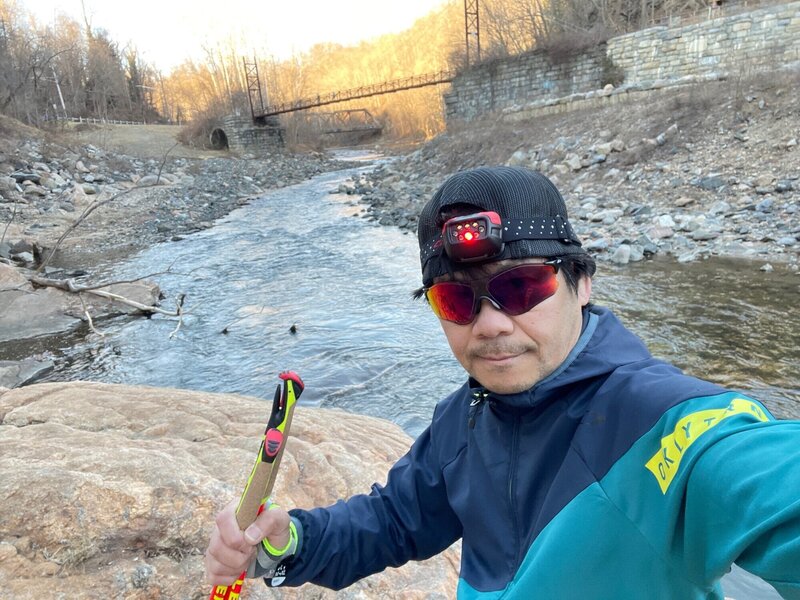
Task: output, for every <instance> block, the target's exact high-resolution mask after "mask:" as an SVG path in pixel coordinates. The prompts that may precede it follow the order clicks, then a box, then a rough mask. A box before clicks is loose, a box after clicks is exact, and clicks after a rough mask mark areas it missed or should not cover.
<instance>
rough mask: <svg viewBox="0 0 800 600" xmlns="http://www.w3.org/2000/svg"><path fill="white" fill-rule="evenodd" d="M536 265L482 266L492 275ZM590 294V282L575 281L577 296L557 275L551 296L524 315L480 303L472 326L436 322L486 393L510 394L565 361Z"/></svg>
mask: <svg viewBox="0 0 800 600" xmlns="http://www.w3.org/2000/svg"><path fill="white" fill-rule="evenodd" d="M537 262H539V263H541V262H544V260H543V259H526V260H513V261H499V262H496V263H491V264H489V265H488V266H486V271H487V274H494V273H498V272H500V271H503V270H505V269H508V268H509V267H511V266H516V265H518V264H523V263H537ZM446 279H447V278H441V279H437V280H436V281H437V282H439V281H443V280H446ZM454 279H455V280H457V281H463V280H466V279H467V277H466V276H465V274H464V273H456V274H455V276H454ZM591 292H592V280H591V279H590V278H589V277H582V278H581V279H580V281H579V282H578V293H577V294H576V293H575V292H574V291H573V290H572V288H570V287H569V284H567V282H566V280H565V279H564V275H563V274H562V273H561V271H560V270H559V272H558V289H557V290H556V293H555V294H554V295H553V296H550V297H549V298H547V299H546V300H544V301H543V302H541V303H539V304H537V305H536V306H534V307H533V308H532V309H531V310H529V311H528V312H526V313H523V314H521V315H518V316H509V315H507V314H505V313H503V312H502V311H500V310H498V309H496V308H495V307H494V306H493V305H492V303H491V302H489V301H488V300H485V299H484V300H482V301H481V308H480V312H478V315H477V316H476V317H475V320H474V321H473V322H472V323H469V324H468V325H458V324H456V323H452V322H450V321H444V320H441V319H440V322H441V325H442V329H443V330H444V334H445V336H446V337H447V341H448V343H449V344H450V349H451V350H452V351H453V354H454V355H455V357H456V358H457V359H458V362H460V363H461V366H463V367H464V369H466V371H467V372H468V373H469V374H470V375H471V376H472V377H474V378H475V379H477V380H478V381H479V382H480V383H481V385H482V386H483V387H485V388H486V389H488V390H490V391H492V392H495V393H498V394H512V393H516V392H521V391H524V390H527V389H528V388H530V387H532V386H533V385H534V384H536V383H537V382H539V381H541V380H542V379H544V378H545V377H547V376H548V375H549V374H550V373H552V372H553V371H555V369H556V368H557V367H558V366H559V365H560V364H561V363H562V362H563V361H564V359H565V358H566V357H567V355H568V354H569V352H570V350H572V347H573V346H574V345H575V343H576V342H577V341H578V337H579V336H580V331H581V324H582V316H581V307H583V306H585V305H586V304H587V303H588V302H589V298H590V296H591Z"/></svg>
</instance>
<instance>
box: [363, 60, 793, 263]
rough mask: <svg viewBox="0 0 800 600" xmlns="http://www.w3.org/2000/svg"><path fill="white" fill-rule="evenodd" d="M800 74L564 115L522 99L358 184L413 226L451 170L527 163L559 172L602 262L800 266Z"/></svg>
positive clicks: (578, 222) (374, 212)
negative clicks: (527, 108)
mask: <svg viewBox="0 0 800 600" xmlns="http://www.w3.org/2000/svg"><path fill="white" fill-rule="evenodd" d="M798 82H800V71H797V72H793V73H790V74H785V73H784V74H783V75H781V77H775V78H771V79H767V78H762V79H759V80H751V81H749V82H742V81H736V82H717V83H707V84H704V85H703V86H699V87H694V88H689V89H683V88H680V89H675V90H667V91H659V92H657V93H654V94H653V95H652V96H650V97H648V98H647V99H645V100H644V101H641V102H638V103H636V104H626V105H606V104H602V103H601V102H600V103H598V106H597V107H596V108H594V109H583V110H579V111H574V112H568V113H564V114H558V115H547V116H537V115H535V114H534V115H528V116H527V117H526V116H525V113H524V111H522V110H520V111H518V112H509V113H506V114H504V115H503V116H501V117H499V118H498V117H495V118H493V119H491V120H488V119H487V120H485V121H483V122H474V123H470V124H468V125H463V126H462V127H460V128H453V129H452V130H451V131H448V132H447V133H446V134H444V135H441V136H439V137H437V138H436V139H434V140H433V141H432V142H430V143H428V144H425V145H424V146H422V147H421V148H419V149H417V150H416V151H414V152H412V153H410V154H408V155H406V156H403V157H401V158H400V159H399V160H396V161H394V162H393V163H391V164H389V165H386V166H383V167H381V168H379V169H377V170H376V171H375V172H374V173H373V174H371V175H370V176H368V177H364V178H362V180H360V181H358V182H354V185H353V191H354V193H359V194H363V196H364V201H365V202H366V203H367V204H368V205H369V208H368V212H367V215H366V216H367V217H368V218H373V219H376V220H378V221H379V222H380V223H382V224H386V225H389V224H391V225H397V226H399V227H401V228H405V229H408V230H412V231H413V230H415V229H416V220H417V215H418V214H419V211H420V209H421V207H422V205H423V204H424V202H425V201H426V200H427V199H428V198H430V196H431V194H432V193H433V192H434V191H435V189H436V188H437V187H438V186H439V184H440V183H441V182H442V180H443V179H444V178H445V177H446V176H447V175H448V174H450V173H453V172H455V171H457V170H459V169H463V168H468V167H475V166H479V165H483V164H486V165H492V164H506V165H523V166H527V167H531V168H534V169H537V170H540V171H542V172H543V173H545V174H546V175H547V176H548V177H550V178H551V179H552V180H553V181H554V182H555V183H556V185H557V186H558V187H559V189H560V190H561V191H562V193H563V195H564V196H565V199H566V201H567V206H568V208H569V211H570V215H571V220H572V222H573V226H574V227H575V228H576V230H577V232H578V234H579V235H580V236H581V237H582V238H583V239H584V240H585V246H586V248H588V249H589V250H590V251H591V252H592V253H593V254H595V255H596V257H597V258H598V260H600V261H610V262H613V263H617V264H625V263H628V262H633V261H641V260H645V259H646V258H648V257H649V256H653V255H667V256H670V257H672V258H674V259H675V260H677V261H678V262H688V261H695V260H702V259H706V258H709V257H712V256H728V257H740V258H745V259H751V260H752V261H753V262H752V268H753V269H765V270H771V269H773V268H787V269H790V270H792V271H795V272H798V269H799V268H800V267H798V255H799V254H800V206H798V201H800V148H798V140H800V99H799V98H798V94H797V83H798Z"/></svg>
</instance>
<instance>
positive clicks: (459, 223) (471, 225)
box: [442, 212, 504, 262]
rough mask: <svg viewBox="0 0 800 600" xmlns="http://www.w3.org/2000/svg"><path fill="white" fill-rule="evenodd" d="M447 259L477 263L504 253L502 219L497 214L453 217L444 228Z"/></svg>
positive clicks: (484, 213) (480, 213)
mask: <svg viewBox="0 0 800 600" xmlns="http://www.w3.org/2000/svg"><path fill="white" fill-rule="evenodd" d="M442 239H443V240H444V249H445V252H447V256H448V257H450V260H452V261H453V262H474V261H478V260H485V259H487V258H491V257H493V256H497V255H498V254H500V253H501V252H502V251H503V246H504V244H503V227H502V219H500V215H498V214H497V213H496V212H479V213H474V214H471V215H465V216H463V217H453V218H452V219H449V220H447V221H446V222H445V224H444V226H443V227H442Z"/></svg>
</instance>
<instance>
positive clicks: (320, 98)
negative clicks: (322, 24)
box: [254, 71, 456, 119]
mask: <svg viewBox="0 0 800 600" xmlns="http://www.w3.org/2000/svg"><path fill="white" fill-rule="evenodd" d="M455 75H456V73H455V71H439V72H437V73H427V74H425V75H414V76H413V77H405V78H403V79H394V80H392V81H384V82H383V83H376V84H373V85H366V86H360V87H357V88H352V89H349V90H343V91H339V92H329V93H327V94H320V95H317V96H315V97H312V98H304V99H302V100H295V101H293V102H285V103H283V104H277V105H275V106H268V107H267V109H266V111H265V112H263V113H262V114H260V115H254V118H256V119H260V118H265V117H272V116H275V115H280V114H283V113H287V112H294V111H297V110H306V109H309V108H314V107H317V106H325V105H327V104H334V103H336V102H346V101H348V100H357V99H358V98H367V97H369V96H377V95H379V94H390V93H392V92H400V91H402V90H411V89H415V88H420V87H425V86H429V85H439V84H442V83H450V82H451V81H452V80H453V78H454V77H455Z"/></svg>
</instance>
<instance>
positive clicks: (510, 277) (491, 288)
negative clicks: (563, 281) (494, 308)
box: [486, 265, 558, 315]
mask: <svg viewBox="0 0 800 600" xmlns="http://www.w3.org/2000/svg"><path fill="white" fill-rule="evenodd" d="M557 289H558V278H557V277H556V272H555V268H554V267H552V266H551V265H522V266H519V267H514V268H513V269H509V270H507V271H503V272H502V273H498V274H497V275H495V276H494V277H492V278H491V279H490V280H489V283H488V284H487V285H486V290H487V291H488V292H489V296H490V297H491V298H492V299H493V300H494V301H495V302H497V304H498V305H499V306H500V308H501V309H503V311H504V312H506V313H508V314H510V315H521V314H522V313H525V312H528V311H529V310H530V309H532V308H533V307H534V306H536V305H537V304H539V303H540V302H542V301H544V300H546V299H547V298H549V297H550V296H552V295H553V294H555V293H556V290H557Z"/></svg>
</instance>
